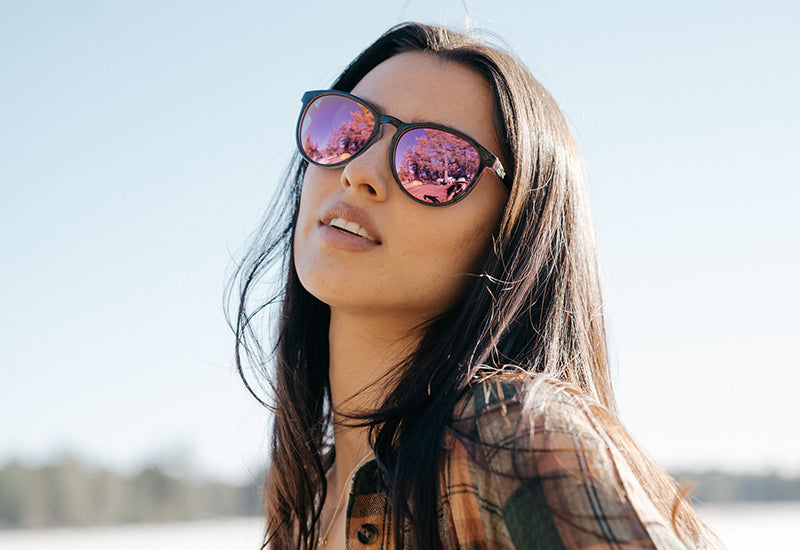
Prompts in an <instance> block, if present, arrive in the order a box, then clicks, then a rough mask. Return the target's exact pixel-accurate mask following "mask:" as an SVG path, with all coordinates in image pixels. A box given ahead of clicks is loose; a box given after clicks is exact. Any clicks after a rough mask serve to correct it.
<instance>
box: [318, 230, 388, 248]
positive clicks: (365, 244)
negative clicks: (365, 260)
mask: <svg viewBox="0 0 800 550" xmlns="http://www.w3.org/2000/svg"><path fill="white" fill-rule="evenodd" d="M319 234H320V236H321V237H322V240H323V241H324V242H325V244H327V245H329V246H331V247H333V248H338V249H339V250H349V251H351V252H363V251H366V250H372V249H373V248H375V247H376V246H379V244H378V243H376V242H375V241H371V240H369V239H367V238H366V237H359V236H358V235H353V234H352V233H347V232H345V231H340V230H339V229H336V228H334V227H331V226H330V225H320V226H319Z"/></svg>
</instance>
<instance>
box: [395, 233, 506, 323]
mask: <svg viewBox="0 0 800 550" xmlns="http://www.w3.org/2000/svg"><path fill="white" fill-rule="evenodd" d="M455 228H457V226H454V225H453V224H441V225H439V224H437V227H436V229H435V230H434V231H431V232H425V233H423V234H421V235H419V236H418V238H416V239H414V240H413V242H410V243H409V245H410V247H409V251H408V254H407V255H406V259H407V261H406V262H405V269H404V271H405V272H406V276H407V277H408V278H409V280H414V281H415V282H416V286H417V289H416V292H418V293H419V295H420V296H425V299H426V300H431V305H432V306H433V305H434V303H436V304H437V305H436V306H434V307H435V309H436V310H438V311H439V312H443V311H446V310H447V309H450V308H452V307H453V306H454V305H455V304H456V303H458V301H459V300H460V299H461V297H462V296H463V295H464V292H466V289H467V287H468V286H469V284H470V283H471V282H472V281H474V280H475V276H476V275H479V274H480V273H481V270H482V267H483V264H484V262H485V260H486V257H487V255H488V253H489V250H490V248H491V245H492V234H493V233H494V231H495V229H496V228H495V224H494V221H493V220H491V221H490V220H484V222H483V223H480V224H476V225H472V226H470V227H469V228H468V229H467V230H464V229H463V228H462V229H461V230H460V231H459V230H457V229H455Z"/></svg>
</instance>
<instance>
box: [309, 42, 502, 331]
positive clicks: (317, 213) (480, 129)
mask: <svg viewBox="0 0 800 550" xmlns="http://www.w3.org/2000/svg"><path fill="white" fill-rule="evenodd" d="M352 93H353V94H354V95H356V96H358V97H361V98H363V99H365V100H367V101H369V102H370V103H372V104H373V105H375V106H376V107H377V108H378V109H379V110H380V111H381V112H382V113H384V114H387V115H391V116H394V117H397V118H399V119H400V120H402V121H404V122H435V123H438V124H443V125H445V126H449V127H451V128H454V129H456V130H460V131H462V132H464V133H465V134H467V135H469V136H471V137H472V138H474V139H475V140H477V141H478V142H479V143H480V144H482V145H483V146H484V147H486V148H488V149H489V150H490V151H492V152H493V153H494V154H495V155H499V154H500V151H501V148H500V144H499V142H498V139H497V136H496V135H495V130H494V128H495V126H494V118H493V117H494V108H493V94H492V90H491V88H490V86H489V84H488V82H487V81H486V80H485V79H484V78H483V77H482V76H481V75H479V74H478V73H477V72H475V71H473V70H472V69H469V68H467V67H465V66H463V65H460V64H457V63H453V62H450V61H444V60H440V59H437V58H436V57H433V56H432V55H429V54H424V53H419V52H413V53H403V54H399V55H397V56H394V57H392V58H390V59H388V60H387V61H384V62H383V63H381V64H380V65H378V66H377V67H375V68H374V69H373V70H371V71H370V72H369V73H368V74H367V75H366V76H365V77H364V78H363V79H362V80H361V81H360V82H359V83H358V85H357V86H356V87H355V88H354V89H353V90H352ZM394 131H395V128H394V127H393V126H392V125H389V124H385V125H384V126H383V128H382V133H381V135H380V139H379V140H378V141H376V142H375V143H373V144H372V145H371V146H370V147H369V148H368V149H367V150H366V151H363V152H362V153H361V154H360V155H358V156H356V157H355V158H353V160H351V161H350V162H349V163H347V164H345V165H344V166H339V167H335V168H323V167H318V166H314V165H309V166H308V169H307V171H306V174H305V179H304V181H303V189H302V194H301V199H300V210H299V213H298V219H297V227H296V231H295V238H294V262H295V268H296V270H297V274H298V276H299V277H300V281H301V282H302V284H303V286H304V287H305V288H306V289H307V290H308V291H309V292H310V293H311V294H312V295H314V296H315V297H317V298H318V299H319V300H321V301H322V302H324V303H326V304H328V305H329V306H330V307H331V308H332V309H340V310H342V311H348V312H350V313H354V314H361V315H363V314H367V315H381V316H385V315H390V316H395V317H396V318H397V319H398V321H400V320H401V319H405V320H408V321H411V322H415V323H416V322H421V321H425V320H428V319H431V318H433V317H434V316H436V315H439V314H441V313H444V312H445V311H447V310H448V309H450V308H451V307H453V305H455V303H457V301H458V299H459V297H460V296H461V295H462V294H463V292H464V290H465V288H466V285H467V284H468V282H469V278H470V275H469V274H475V273H477V272H478V271H479V269H480V267H481V264H482V262H483V260H484V259H485V257H486V255H487V253H488V251H489V247H490V246H491V237H492V234H493V233H495V232H496V230H497V228H498V226H499V222H500V217H501V215H502V212H503V208H504V206H505V203H506V200H507V198H508V193H507V191H506V189H505V187H504V186H503V184H502V183H501V181H500V180H499V179H498V178H497V176H496V175H495V174H494V173H492V172H488V171H487V172H485V173H484V174H483V176H481V178H480V179H479V180H478V181H477V182H476V183H475V184H474V185H475V187H474V188H473V189H472V191H471V192H470V193H469V195H467V196H466V197H465V198H464V199H463V200H461V201H458V202H456V203H454V204H451V205H448V206H441V207H431V206H427V205H424V204H420V203H417V202H415V201H414V200H412V199H411V198H410V197H408V196H407V195H406V194H405V193H404V192H403V191H402V190H401V189H400V188H399V187H398V185H397V183H396V182H395V180H394V178H393V176H392V171H391V167H390V164H389V149H390V142H391V138H392V135H393V133H394ZM505 160H506V159H502V158H501V162H503V163H504V164H505ZM337 218H339V219H343V220H344V221H346V222H354V223H356V224H358V225H359V226H361V228H363V229H364V230H365V231H366V233H367V234H368V237H364V236H358V235H353V234H352V233H346V232H344V231H342V230H341V229H337V228H335V227H333V226H331V225H330V222H331V221H332V219H334V220H335V219H337ZM334 223H339V224H341V222H334ZM350 229H351V230H357V228H356V227H355V226H352V225H351V226H350ZM361 233H362V235H363V234H364V232H363V231H362V232H361Z"/></svg>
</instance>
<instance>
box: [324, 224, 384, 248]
mask: <svg viewBox="0 0 800 550" xmlns="http://www.w3.org/2000/svg"><path fill="white" fill-rule="evenodd" d="M326 225H328V226H330V227H335V228H336V229H338V230H339V231H342V232H344V233H350V234H351V235H357V236H359V237H363V238H365V239H368V240H370V241H372V242H374V243H377V242H378V240H377V239H376V238H375V237H373V236H372V235H370V234H369V233H368V232H367V230H366V229H364V228H363V227H361V226H360V225H358V224H357V223H356V222H352V221H347V220H345V219H344V218H333V219H332V220H331V221H329V222H328V223H327V224H326Z"/></svg>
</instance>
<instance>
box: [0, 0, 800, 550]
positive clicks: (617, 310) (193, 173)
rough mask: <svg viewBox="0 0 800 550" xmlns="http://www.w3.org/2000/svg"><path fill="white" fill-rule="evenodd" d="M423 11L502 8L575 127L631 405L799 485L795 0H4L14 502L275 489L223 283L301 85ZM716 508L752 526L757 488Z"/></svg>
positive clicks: (4, 328) (726, 461) (460, 19)
mask: <svg viewBox="0 0 800 550" xmlns="http://www.w3.org/2000/svg"><path fill="white" fill-rule="evenodd" d="M405 20H418V21H422V22H430V23H440V24H445V25H448V26H450V27H452V28H455V29H457V30H464V29H465V28H467V27H469V28H470V29H475V30H483V34H482V35H483V36H484V37H490V38H491V37H492V36H493V35H494V38H491V39H492V40H494V41H495V42H496V43H499V44H500V45H504V47H506V48H507V49H511V50H512V51H514V52H515V53H516V54H517V55H518V56H520V57H521V58H523V59H524V60H525V61H526V63H527V64H528V66H529V67H530V69H531V70H532V71H533V73H534V74H535V76H537V78H539V80H540V81H541V82H542V83H543V84H544V85H545V86H546V87H547V88H548V89H549V90H550V92H551V93H552V94H553V96H554V97H555V98H556V100H557V101H558V102H559V104H560V105H561V107H562V109H563V110H564V112H565V113H566V116H567V118H568V119H569V121H570V123H571V124H572V126H573V129H574V132H575V134H576V137H577V140H578V142H579V144H580V147H581V149H582V151H583V153H584V156H585V160H586V164H587V170H588V173H589V177H590V188H591V194H592V201H593V205H594V211H595V217H596V223H597V231H598V236H599V242H600V253H601V261H602V265H603V270H604V275H605V279H606V291H607V302H608V307H607V315H608V319H609V328H610V339H611V349H612V360H613V365H614V377H615V378H614V381H615V383H616V389H617V396H618V401H619V406H620V410H621V415H622V420H623V422H624V423H625V424H626V425H627V426H628V427H629V428H630V430H631V431H632V432H633V433H634V434H635V436H636V437H637V438H638V439H639V440H640V441H641V443H642V444H643V445H644V446H645V447H646V448H647V449H649V450H650V452H651V453H652V454H653V455H654V456H655V458H656V459H657V460H658V461H659V462H661V463H662V464H663V465H664V466H665V467H667V468H668V469H669V470H670V471H671V472H674V473H678V474H680V476H679V477H682V478H684V479H687V480H695V481H698V483H699V485H698V488H697V494H698V495H699V496H701V497H703V496H705V498H706V500H709V501H712V502H713V501H724V500H728V501H731V500H733V501H736V500H750V501H753V500H756V501H759V500H783V501H787V500H793V499H794V500H797V499H800V488H798V485H799V484H800V482H798V479H800V438H798V437H797V436H796V429H795V428H793V425H794V423H795V421H796V420H797V418H798V417H800V400H799V399H798V398H797V392H798V387H800V360H798V357H797V354H796V353H794V347H795V344H794V343H795V342H796V339H797V334H798V332H800V331H799V330H798V329H800V322H799V321H798V315H797V311H798V308H799V307H800V292H799V291H798V289H797V281H798V280H800V259H799V255H798V246H797V242H798V237H800V216H798V215H797V206H798V203H799V202H800V201H799V199H800V185H798V184H799V183H800V182H799V181H798V179H800V178H798V175H797V174H798V172H797V169H796V161H797V159H798V150H800V137H799V136H800V134H798V127H800V124H798V123H799V122H800V114H799V113H800V110H799V109H798V107H797V104H796V101H797V98H798V97H800V75H799V74H798V71H797V70H796V69H797V60H798V58H800V37H799V36H798V33H797V32H796V29H797V27H798V24H800V8H798V4H797V3H794V2H789V1H785V2H780V1H775V0H767V1H765V2H761V3H759V4H757V5H756V4H754V3H752V2H740V1H726V2H722V1H708V2H682V1H677V2H670V3H665V4H661V5H655V4H650V3H642V2H634V1H628V2H624V1H610V2H590V1H588V0H586V1H564V2H558V3H556V2H523V1H519V0H518V1H513V2H512V1H509V2H502V1H488V0H468V1H465V2H460V1H455V0H453V1H444V0H441V1H438V2H427V1H416V0H414V1H412V0H405V1H400V0H388V1H383V2H366V1H364V2H360V1H355V0H344V1H340V2H320V1H317V0H313V1H306V2H287V3H281V4H278V3H276V2H264V1H261V2H256V1H226V2H221V1H208V2H192V1H188V0H183V1H180V0H175V1H170V2H155V1H140V2H131V1H128V2H125V1H120V2H103V1H99V0H96V1H93V0H73V1H71V2H57V1H44V0H35V1H31V2H23V1H8V0H6V1H0V151H2V153H1V154H0V189H2V200H0V231H1V232H2V235H3V237H2V257H1V258H0V262H2V285H0V293H2V294H1V295H0V300H2V302H1V303H2V307H0V350H2V355H0V366H1V368H2V373H3V382H2V384H0V467H2V468H3V469H2V473H0V516H2V514H4V513H5V516H3V517H0V526H5V527H8V528H13V529H16V528H20V527H26V526H27V527H35V526H46V525H51V524H53V523H55V524H59V523H61V524H66V525H69V524H88V523H96V522H95V521H93V520H91V519H87V517H85V516H81V517H79V518H77V519H76V518H74V517H73V518H72V519H71V520H60V521H55V520H53V521H49V522H48V520H47V518H52V517H55V516H53V514H52V513H51V512H47V511H46V510H45V508H46V506H45V505H44V504H42V502H44V501H45V500H46V501H51V500H52V498H51V497H47V498H44V497H42V498H40V500H39V501H37V502H39V504H37V505H36V506H39V508H36V507H35V506H34V508H35V509H36V510H38V512H35V513H31V512H30V510H28V512H25V511H24V510H22V506H21V505H20V502H22V501H23V500H24V501H26V502H27V501H28V500H31V499H33V500H34V501H35V500H36V499H35V498H34V497H32V496H30V493H31V491H34V489H29V488H28V487H40V488H41V491H46V490H47V489H46V488H47V487H52V483H48V482H47V481H46V480H47V479H50V480H51V481H52V480H53V479H59V480H61V481H59V482H58V483H60V485H58V486H59V487H60V488H61V489H59V490H61V492H62V494H63V495H67V496H65V497H64V498H67V499H69V498H78V497H75V495H76V494H79V495H80V499H83V500H82V501H85V502H86V503H87V504H85V505H86V506H88V507H91V506H95V507H100V508H102V505H98V504H96V503H95V504H90V501H91V495H90V496H86V494H85V493H82V492H81V491H82V489H80V486H81V485H80V483H79V482H74V480H75V479H84V480H86V479H88V480H93V481H92V483H100V482H97V479H100V478H102V476H104V475H105V476H107V477H108V479H116V480H117V481H116V482H112V481H108V480H107V481H108V483H110V484H111V485H108V487H110V486H112V485H113V486H114V487H123V489H119V488H118V489H115V490H117V494H123V493H124V494H126V495H127V494H129V493H125V491H128V490H132V489H130V488H131V487H140V488H141V487H143V486H144V487H148V486H152V487H153V490H152V491H151V492H150V493H147V495H145V496H143V497H141V498H142V499H144V501H143V502H149V501H147V498H150V499H155V500H156V501H158V500H159V498H160V497H159V493H158V491H159V490H162V489H158V488H159V487H162V488H163V486H164V480H167V479H169V480H171V479H183V480H192V483H193V485H192V489H191V490H187V489H186V488H185V487H184V486H181V487H183V488H182V489H180V491H183V492H181V493H180V495H182V496H180V499H183V501H184V502H195V503H196V502H197V501H198V498H197V496H196V495H198V494H201V493H193V492H191V491H195V490H196V491H201V492H202V491H206V492H202V494H204V495H206V494H211V495H219V494H220V493H219V491H223V490H224V491H227V490H232V491H233V490H241V495H243V496H241V499H240V500H237V499H238V498H239V497H236V496H232V497H230V498H231V499H232V500H231V502H233V501H236V502H237V504H235V505H233V504H232V505H231V507H229V508H225V510H222V508H224V506H223V507H222V508H220V509H219V510H217V509H216V508H214V509H213V510H212V508H213V506H212V507H211V508H208V509H206V508H202V507H200V508H202V511H200V512H197V513H198V514H200V515H203V514H205V516H203V517H217V516H224V515H234V516H236V515H245V514H254V513H257V500H258V497H257V487H256V485H255V482H256V481H258V480H259V479H260V476H261V470H262V468H263V465H264V462H265V457H266V454H267V444H268V440H269V435H268V430H269V421H270V419H269V414H268V413H267V412H266V411H265V410H263V409H262V408H260V407H259V406H258V404H257V403H256V401H255V400H254V399H253V398H252V397H251V396H250V395H249V394H248V393H247V392H246V391H245V389H244V387H243V385H242V383H241V381H240V380H239V378H238V375H237V373H236V372H235V369H234V368H233V359H232V349H233V339H232V335H231V332H230V330H229V329H228V327H227V325H226V323H225V320H224V316H223V289H224V286H225V284H226V281H227V279H228V277H229V276H230V274H231V267H232V265H233V258H235V257H236V255H237V253H239V252H240V251H241V250H242V248H243V246H244V245H245V244H246V240H247V237H248V235H249V234H250V232H251V231H252V230H253V229H255V227H256V226H257V224H258V223H259V221H260V219H261V216H262V214H263V212H264V210H265V208H266V207H267V205H268V204H269V201H270V198H271V196H272V194H273V192H274V190H275V189H276V186H277V185H279V184H280V176H281V174H282V172H283V170H284V168H285V166H286V164H287V162H288V159H289V158H290V156H291V154H292V152H293V149H294V141H293V131H294V124H295V121H296V116H297V111H298V109H299V106H300V97H301V95H302V93H303V92H304V91H305V90H309V89H319V88H325V87H328V86H329V84H330V83H331V81H332V80H333V78H334V77H335V76H336V75H337V74H338V73H339V72H340V71H341V70H342V69H343V68H344V66H345V65H346V64H347V63H348V62H349V61H350V60H351V59H352V58H353V57H354V56H355V55H356V54H357V53H358V52H360V51H361V50H362V49H363V48H364V47H366V46H367V45H368V44H369V43H370V42H371V41H372V40H374V39H375V38H376V37H377V36H378V35H379V34H381V33H382V32H383V31H385V30H386V29H387V28H388V27H390V26H391V25H394V24H396V23H399V22H402V21H405ZM15 468H16V469H15ZM70 468H72V470H69V469H70ZM64 471H71V472H73V473H72V474H69V475H67V474H63V472H64ZM58 472H61V473H58ZM75 472H77V473H75ZM148 472H149V473H148ZM714 472H715V473H714ZM723 474H724V475H723ZM148 475H149V476H150V478H147V479H149V480H150V481H147V482H142V477H141V476H145V477H147V476H148ZM26 476H28V477H26ZM47 476H50V477H49V478H48V477H47ZM59 476H61V477H59ZM64 476H66V477H64ZM70 476H72V477H70ZM159 476H164V477H163V478H159ZM715 476H716V477H715ZM23 479H29V480H31V481H29V483H30V485H25V484H24V483H22V482H21V481H20V480H23ZM64 479H67V480H73V481H64ZM159 479H161V481H159ZM714 479H716V480H717V481H718V482H719V480H720V479H724V480H726V481H723V482H719V483H722V485H716V486H715V485H714V483H715V482H714V481H709V480H714ZM42 480H45V481H42ZM120 480H121V481H120ZM117 482H118V483H117ZM70 483H72V485H70ZM114 483H117V485H114ZM148 483H150V485H148ZM203 484H205V485H203ZM726 484H727V485H726ZM201 486H202V487H201ZM712 486H714V487H727V489H715V490H717V491H718V493H719V491H722V494H723V496H722V497H720V496H719V494H717V493H714V492H713V490H711V489H709V487H712ZM70 487H73V489H72V490H71V489H70ZM108 487H106V489H104V491H106V492H107V491H109V490H111V489H108ZM124 487H128V488H127V489H124ZM198 487H200V488H198ZM203 487H205V489H203ZM732 487H733V488H732ZM743 487H744V488H743ZM769 487H772V488H769ZM704 490H705V491H706V493H703V491H704ZM3 491H5V493H3ZM119 491H122V493H120V492H119ZM187 491H188V492H187ZM709 491H711V492H710V493H709ZM725 491H727V492H725ZM781 491H783V492H781ZM793 491H794V492H793ZM101 492H102V491H101ZM112 492H113V491H112ZM145 492H146V491H145ZM4 494H5V496H4ZM42 494H45V493H42ZM48 494H49V493H48ZM103 494H106V493H103ZM131 494H132V493H131ZM709 494H717V496H716V497H715V496H709ZM69 495H72V497H70V496H69ZM148 495H149V496H148ZM743 495H744V496H743ZM173 497H174V495H173ZM131 498H133V497H131ZM137 498H138V497H137ZM170 498H172V497H170ZM175 498H178V497H175ZM204 498H205V497H204ZM226 498H228V497H226ZM3 499H5V501H4V500H3ZM26 499H27V500H26ZM212 500H214V499H212ZM222 500H224V499H222ZM160 501H161V502H162V503H163V502H165V500H164V498H163V495H161V498H160ZM4 502H5V504H4ZM170 502H172V501H170ZM226 502H227V501H226ZM242 502H245V504H241V503H242ZM43 507H44V508H43ZM176 507H177V505H176ZM66 508H69V509H73V508H74V506H65V509H66ZM168 508H169V507H168ZM174 508H175V507H173V509H174ZM4 510H5V512H4ZM9 510H10V511H9ZM21 510H22V511H21ZM43 510H44V511H43ZM708 510H709V511H708V514H709V515H708V517H709V518H710V521H712V523H713V524H715V525H718V526H719V529H720V531H721V532H722V531H723V530H725V533H730V535H729V537H730V538H734V539H736V541H731V540H729V541H728V543H729V545H730V547H731V548H735V547H739V548H744V547H747V546H746V541H747V540H748V539H747V537H748V536H750V535H748V534H747V533H745V531H744V530H743V529H744V527H742V521H741V517H748V518H752V517H753V516H754V515H757V513H756V512H753V511H752V510H749V512H747V513H745V512H743V511H742V509H741V508H739V509H738V511H737V512H736V513H738V514H740V516H735V515H731V514H730V513H728V515H725V514H724V513H722V512H719V509H718V508H717V509H715V508H714V507H713V506H712V507H710V508H708ZM731 510H732V509H731ZM758 510H761V512H758V513H763V515H764V517H769V518H772V520H771V521H773V522H776V521H777V520H776V519H775V518H793V521H794V520H796V519H798V518H800V508H797V507H795V508H786V507H785V506H784V507H782V508H780V511H776V509H774V508H773V509H769V511H768V512H764V510H766V508H764V507H763V506H762V507H761V508H758ZM725 513H727V512H725ZM14 514H16V516H15V515H14ZM25 514H27V515H25ZM31 514H32V515H31ZM48 514H49V515H48ZM165 514H166V512H165ZM715 514H717V515H715ZM781 514H784V515H781ZM787 514H788V515H787ZM90 515H91V514H90ZM120 517H124V518H125V519H127V520H131V521H145V520H146V521H149V520H170V521H172V520H181V519H187V518H190V517H194V516H191V514H188V515H186V517H185V518H184V517H183V516H181V517H170V516H169V514H166V515H165V516H158V515H156V517H150V516H148V517H141V516H136V514H135V513H134V512H131V511H129V512H128V515H123V516H120ZM9 518H11V519H9ZM14 518H16V519H14ZM26 518H27V519H26ZM43 518H44V519H43ZM81 518H83V519H81ZM112 520H113V518H111V519H109V518H108V517H106V518H105V519H102V518H101V519H100V520H99V522H100V523H104V522H105V523H108V522H109V521H112ZM782 522H783V519H780V521H777V523H775V525H773V527H772V528H771V529H772V531H773V532H775V531H780V527H779V526H778V525H783V523H782ZM226 525H228V524H226ZM242 525H244V524H239V523H236V524H231V525H228V528H230V529H232V530H233V531H235V532H237V533H240V535H239V536H242V537H243V538H242V539H240V540H248V541H249V540H251V538H252V537H255V539H257V538H258V530H259V529H260V526H258V525H257V523H247V524H246V525H248V526H249V527H247V528H246V529H247V534H246V535H241V533H242V529H245V528H244V527H242ZM254 525H255V527H254ZM726 526H727V527H726ZM13 529H12V530H13ZM736 529H739V531H735V530H736ZM725 533H723V535H724V534H725ZM3 536H11V535H9V534H8V532H7V533H6V535H3V534H2V532H0V542H2V541H3V538H2V537H3ZM14 536H21V535H19V533H16V534H15V535H14ZM42 536H44V535H42ZM60 536H63V534H62V535H60ZM97 536H99V535H97ZM248 537H250V538H248ZM9 540H10V539H6V542H8V541H9ZM37 540H41V539H37ZM182 540H183V539H182ZM204 540H206V541H207V540H210V538H209V537H205V539H204ZM225 540H228V541H229V542H230V540H232V539H231V538H230V537H228V538H226V539H225ZM776 540H777V539H776ZM32 541H33V539H28V542H27V543H26V544H27V545H28V546H25V547H27V548H33V547H34V542H32ZM742 541H745V542H744V543H743V542H742ZM735 543H738V544H740V546H735ZM41 544H42V545H44V544H46V543H45V542H43V543H41ZM76 544H79V543H76ZM80 544H84V545H83V546H80V547H87V548H88V547H89V546H87V544H88V543H80ZM7 547H9V548H10V547H11V546H7ZM151 547H155V546H151ZM172 547H173V548H175V547H176V546H174V545H173V546H172ZM194 547H195V548H197V547H198V546H194ZM216 547H220V546H216ZM232 547H236V546H235V545H234V546H232ZM240 547H243V546H240ZM754 547H755V546H754Z"/></svg>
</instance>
